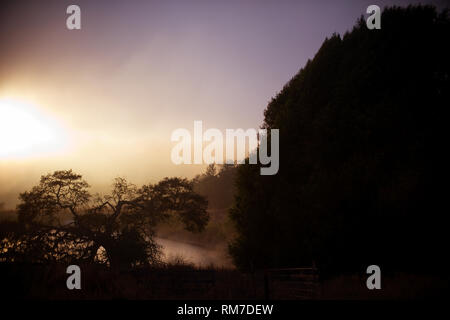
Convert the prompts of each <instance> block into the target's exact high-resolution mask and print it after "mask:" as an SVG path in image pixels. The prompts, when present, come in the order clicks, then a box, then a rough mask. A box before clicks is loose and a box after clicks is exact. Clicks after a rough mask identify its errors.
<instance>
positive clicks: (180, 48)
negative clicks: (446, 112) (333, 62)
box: [0, 0, 439, 204]
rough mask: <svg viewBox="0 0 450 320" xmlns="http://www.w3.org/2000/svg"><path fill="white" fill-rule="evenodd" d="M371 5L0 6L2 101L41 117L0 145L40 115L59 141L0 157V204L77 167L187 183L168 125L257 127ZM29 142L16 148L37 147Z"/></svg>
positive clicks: (96, 180) (99, 175)
mask: <svg viewBox="0 0 450 320" xmlns="http://www.w3.org/2000/svg"><path fill="white" fill-rule="evenodd" d="M372 2H374V1H356V0H355V1H283V0H280V1H264V0H261V1H245V0H242V1H234V0H232V1H214V0H210V1H206V0H204V1H188V0H186V1H181V0H180V1H136V0H135V1H98V0H96V1H85V0H84V1H62V0H59V1H56V0H55V1H24V0H15V1H9V4H2V5H1V7H0V99H13V100H15V101H18V103H22V104H28V105H29V106H31V107H30V108H34V111H33V112H37V113H38V114H40V116H37V117H35V118H32V119H31V120H30V119H28V122H27V121H24V122H23V123H20V122H18V124H16V123H9V127H6V126H4V127H3V129H1V128H0V133H1V136H0V139H10V138H11V137H7V135H8V134H7V133H6V132H11V133H14V134H16V135H17V134H19V133H20V132H22V133H23V134H25V135H31V132H30V131H32V130H31V129H33V127H32V128H31V129H30V125H31V126H33V125H34V126H39V124H37V123H36V119H41V120H42V119H45V120H42V121H43V123H44V125H45V126H46V128H47V129H48V130H50V129H51V130H56V131H52V132H57V133H56V136H57V138H58V139H57V140H58V141H56V142H58V143H63V142H64V144H65V145H64V146H62V147H61V146H60V147H61V148H55V150H54V151H55V152H51V153H48V152H44V153H42V152H41V153H39V152H37V153H35V154H32V155H31V154H29V155H28V156H24V154H26V153H24V154H22V156H20V157H15V156H8V154H7V151H8V150H9V149H5V148H4V150H0V202H2V201H5V202H7V203H8V204H14V199H15V198H17V194H18V192H19V191H23V190H24V189H26V188H29V187H30V186H31V185H33V184H34V183H36V182H37V180H38V178H39V176H40V175H41V174H44V173H47V172H50V171H53V170H56V169H69V168H73V169H74V170H75V171H77V172H79V173H81V174H83V175H84V176H85V177H86V179H88V181H89V182H90V183H91V184H92V185H95V186H98V187H99V188H100V187H102V186H104V185H107V184H109V182H110V180H111V179H112V178H113V177H115V176H117V175H121V176H126V177H127V178H129V179H130V180H132V181H133V182H135V183H137V184H140V183H145V182H155V181H157V180H158V179H160V178H162V177H164V176H173V175H181V176H188V177H192V176H193V175H194V174H196V173H198V172H200V170H201V169H202V167H200V166H198V165H181V166H175V165H173V164H172V163H171V161H170V150H171V148H172V146H173V145H174V143H172V142H171V141H170V134H171V132H172V131H173V130H174V129H176V128H180V127H184V128H187V129H189V130H193V121H194V120H202V121H203V124H204V126H205V127H216V128H219V129H221V130H224V129H225V128H244V129H247V128H251V127H253V128H257V127H259V125H261V123H262V120H263V110H264V108H265V107H266V105H267V102H268V101H269V100H270V98H271V97H272V96H274V95H275V94H276V92H277V91H279V90H281V88H282V87H283V85H284V84H285V83H286V82H287V81H288V80H289V79H290V78H291V77H292V76H293V75H295V74H296V73H297V72H298V70H299V69H300V68H301V67H302V66H303V65H304V64H305V62H306V61H307V59H309V58H312V57H313V56H314V54H315V52H316V51H317V50H318V48H319V47H320V45H321V43H322V42H323V40H324V39H325V37H327V36H330V35H331V34H332V33H333V32H338V33H343V32H345V31H346V30H349V29H350V28H351V27H352V26H353V25H354V23H355V21H356V19H357V18H358V17H359V16H361V15H363V14H365V9H366V8H367V6H368V5H370V4H372ZM375 2H376V3H377V4H379V5H380V6H381V7H382V6H384V5H386V4H400V5H404V4H407V3H410V1H375ZM422 2H424V1H422ZM74 3H75V4H77V5H79V6H80V7H81V19H82V29H81V30H73V31H70V30H67V28H66V18H67V16H68V15H67V14H66V12H65V11H66V8H67V6H68V5H70V4H74ZM437 4H438V5H439V2H438V3H437ZM43 115H46V116H43ZM0 116H1V113H0ZM19 116H20V114H19ZM0 120H1V119H0ZM30 121H31V122H30ZM48 121H49V122H48ZM50 122H51V123H52V125H49V123H50ZM27 123H28V124H27ZM30 123H31V124H30ZM17 125H19V126H20V125H22V126H26V127H27V130H26V129H25V128H23V131H21V130H20V128H17ZM54 126H56V127H58V129H55V127H54ZM44 131H45V130H44ZM35 132H36V131H35ZM41 133H42V130H41ZM54 135H55V134H54ZM47 138H48V137H47ZM63 138H64V139H63ZM34 139H38V137H36V136H35V137H34ZM26 140H27V139H25V138H23V137H22V140H16V141H22V142H21V143H30V141H31V142H32V144H34V143H35V140H33V139H31V137H30V140H27V141H28V142H24V141H26ZM61 141H63V142H61ZM3 142H4V143H3V146H5V145H6V144H5V143H6V142H5V141H3ZM41 142H42V141H41ZM56 142H55V143H56ZM36 143H37V142H36ZM0 145H2V143H0ZM9 147H11V145H9ZM11 150H12V149H11ZM281 165H282V164H281Z"/></svg>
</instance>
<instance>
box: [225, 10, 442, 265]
mask: <svg viewBox="0 0 450 320" xmlns="http://www.w3.org/2000/svg"><path fill="white" fill-rule="evenodd" d="M449 38H450V21H449V18H448V13H447V11H443V12H442V13H437V12H436V9H435V8H434V7H430V6H410V7H408V8H399V7H393V8H387V9H385V10H384V11H383V13H382V28H381V30H369V29H368V28H367V27H366V23H365V21H364V19H362V18H361V19H360V20H359V21H358V23H357V25H356V26H355V27H354V28H353V30H352V31H351V32H349V33H346V34H345V35H344V36H343V37H341V36H340V35H336V34H335V35H333V36H332V37H331V38H329V39H326V40H325V42H324V43H323V44H322V46H321V48H320V50H319V51H318V52H317V54H316V55H315V57H314V59H312V60H310V61H308V63H307V64H306V65H305V67H304V68H303V69H301V70H300V72H299V73H298V74H297V75H296V76H295V77H293V78H292V79H291V80H290V81H289V82H288V83H287V84H286V85H285V87H284V88H283V90H282V91H281V92H280V93H279V94H277V95H276V97H274V98H273V99H272V101H271V102H270V103H269V104H268V106H267V109H266V110H265V113H264V115H265V119H264V127H266V128H269V129H270V128H275V129H279V130H280V145H281V146H282V147H281V149H280V159H281V164H280V170H279V172H278V174H277V175H274V176H260V174H259V168H258V167H257V166H252V165H242V166H240V167H239V169H238V174H237V197H236V201H235V206H234V208H233V209H232V211H231V216H232V218H233V220H234V221H235V223H236V227H237V230H238V233H239V236H238V238H237V239H236V240H235V241H234V243H232V245H231V247H230V249H231V254H232V256H233V258H234V261H235V263H236V264H237V265H238V266H240V267H242V268H246V269H251V268H258V267H259V268H261V267H269V266H276V267H279V266H299V265H300V266H301V265H311V263H312V262H313V261H316V262H317V264H318V265H319V267H320V268H321V269H322V270H328V271H330V272H339V271H341V270H348V271H352V270H359V271H360V270H365V269H364V268H365V267H367V266H368V265H370V264H372V263H374V261H376V263H377V264H379V265H381V266H382V268H384V270H387V269H389V268H390V269H393V270H398V269H401V270H420V271H425V270H434V271H435V270H436V268H439V269H442V270H445V266H447V265H448V264H446V263H445V262H444V260H445V258H444V257H445V252H446V244H447V243H448V236H447V234H448V232H447V231H446V230H445V228H446V227H445V226H446V223H444V220H445V214H444V212H443V210H442V208H445V207H446V204H445V199H446V195H445V194H444V190H446V189H447V188H446V187H445V184H444V179H443V177H442V173H443V172H444V171H445V167H446V166H447V165H446V164H444V163H443V161H442V159H443V158H444V157H443V146H444V145H446V140H445V139H444V137H445V136H446V135H445V134H444V128H445V127H446V124H445V121H446V120H444V119H446V116H445V114H446V112H445V110H446V109H448V101H449V100H450V99H449V98H450V97H449V94H450V80H449V74H450V64H449V61H450V60H449V57H450V51H449V46H448V45H447V42H448V40H447V39H449Z"/></svg>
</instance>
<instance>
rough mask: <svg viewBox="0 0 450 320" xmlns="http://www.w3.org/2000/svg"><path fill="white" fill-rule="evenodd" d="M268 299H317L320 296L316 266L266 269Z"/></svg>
mask: <svg viewBox="0 0 450 320" xmlns="http://www.w3.org/2000/svg"><path fill="white" fill-rule="evenodd" d="M264 293H265V298H266V299H285V300H290V299H292V300H294V299H295V300H298V299H308V300H309V299H317V298H318V297H319V296H320V282H319V273H318V270H317V269H316V268H288V269H267V270H265V271H264Z"/></svg>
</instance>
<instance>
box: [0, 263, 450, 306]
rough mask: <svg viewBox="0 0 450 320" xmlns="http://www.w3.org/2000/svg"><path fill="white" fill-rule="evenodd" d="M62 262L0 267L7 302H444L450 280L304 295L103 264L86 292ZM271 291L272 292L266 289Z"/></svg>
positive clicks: (285, 286)
mask: <svg viewBox="0 0 450 320" xmlns="http://www.w3.org/2000/svg"><path fill="white" fill-rule="evenodd" d="M66 267H67V266H65V265H62V264H52V265H30V264H25V265H24V264H5V263H2V264H0V281H1V283H2V286H1V288H2V290H1V292H2V294H1V298H2V300H3V299H17V298H20V299H24V298H25V299H50V300H67V299H69V300H70V299H89V300H92V299H183V300H193V299H202V300H209V299H226V300H228V299H229V300H232V299H233V300H235V299H250V300H252V299H258V300H261V299H266V298H269V299H271V300H279V299H282V300H299V299H313V300H314V299H327V300H329V299H331V300H337V299H352V300H353V299H417V298H420V299H442V298H443V297H445V296H446V291H447V290H448V287H449V285H450V282H449V281H448V278H447V280H445V281H444V280H443V279H442V278H440V277H438V276H436V275H418V274H409V273H388V274H385V275H384V276H383V280H382V290H372V291H370V290H367V287H366V279H367V276H366V275H365V274H341V275H339V276H334V277H330V278H321V277H319V280H318V282H317V286H316V287H315V290H314V292H307V293H306V295H305V294H303V295H301V296H299V295H298V293H299V292H300V291H303V290H304V289H306V287H305V285H304V283H299V282H296V281H277V280H276V279H271V280H270V283H269V284H268V285H269V286H268V287H266V281H267V280H266V279H265V273H264V272H262V271H258V272H254V273H242V272H240V271H238V270H231V269H217V268H213V267H211V268H196V267H194V266H192V265H187V264H183V263H181V264H171V265H165V266H159V267H138V268H133V269H129V270H121V271H119V270H114V269H111V268H108V267H106V266H101V265H92V264H89V265H81V266H80V267H81V270H82V277H81V290H68V289H67V287H66V279H67V277H68V275H67V274H66ZM267 289H268V290H269V291H268V292H267V291H266V290H267Z"/></svg>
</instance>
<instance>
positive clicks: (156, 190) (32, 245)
mask: <svg viewBox="0 0 450 320" xmlns="http://www.w3.org/2000/svg"><path fill="white" fill-rule="evenodd" d="M206 208H207V201H206V200H205V199H204V198H203V197H201V196H200V195H198V194H196V193H195V192H194V191H193V183H192V182H191V181H188V180H187V179H180V178H165V179H163V180H162V181H160V182H159V183H157V184H154V185H152V184H149V185H144V186H142V187H140V188H138V187H136V186H135V185H133V184H131V183H129V182H127V181H126V180H125V179H123V178H116V179H115V180H114V183H113V185H112V189H111V192H110V194H108V195H104V196H101V195H98V194H97V195H95V196H93V195H91V194H90V193H89V185H88V183H87V182H86V181H84V180H83V179H82V176H81V175H79V174H76V173H74V172H73V171H72V170H68V171H55V172H54V173H53V174H48V175H45V176H42V177H41V180H40V183H39V184H38V185H37V186H35V187H33V188H32V189H31V191H27V192H24V193H22V194H21V195H20V204H19V205H18V206H17V213H18V223H17V224H16V225H15V226H12V225H11V224H9V225H8V226H7V227H4V228H2V230H3V232H2V233H3V234H2V238H3V239H7V240H6V241H5V240H4V241H3V242H2V243H3V246H4V248H3V250H2V254H1V256H0V257H2V258H1V259H2V260H4V261H31V262H49V261H66V262H75V261H90V262H93V261H96V260H99V259H100V261H101V260H102V259H101V258H103V259H104V261H103V262H107V263H109V264H110V265H111V266H117V267H130V266H136V265H143V264H148V263H155V262H157V261H158V259H159V253H160V251H159V246H158V245H157V244H156V243H155V242H154V239H153V236H154V228H155V226H156V225H157V224H158V223H159V222H161V221H163V220H164V219H167V218H168V217H170V216H176V217H177V218H179V219H180V220H181V221H182V222H183V223H184V225H185V227H186V229H187V230H189V231H192V232H199V231H201V230H203V228H204V227H205V225H206V224H207V222H208V219H209V216H208V214H207V212H206ZM99 249H102V250H99Z"/></svg>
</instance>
